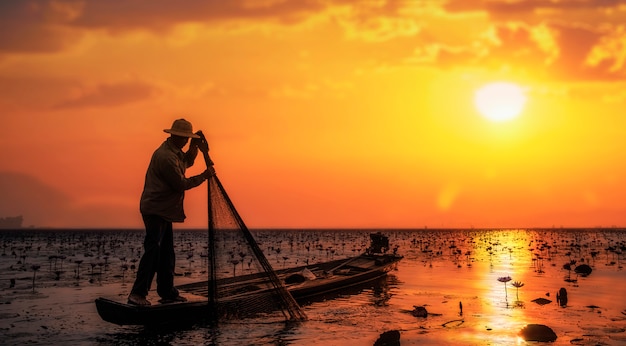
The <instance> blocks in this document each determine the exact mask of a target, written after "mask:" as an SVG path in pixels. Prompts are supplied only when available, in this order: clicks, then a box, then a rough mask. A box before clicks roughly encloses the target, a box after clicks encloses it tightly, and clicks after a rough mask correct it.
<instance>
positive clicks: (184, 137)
mask: <svg viewBox="0 0 626 346" xmlns="http://www.w3.org/2000/svg"><path fill="white" fill-rule="evenodd" d="M163 131H164V132H166V133H169V134H170V137H169V138H167V139H166V140H165V142H163V144H161V146H160V147H159V148H158V149H157V150H156V151H155V152H154V154H152V159H151V160H150V165H149V166H148V170H147V172H146V179H145V183H144V188H143V193H142V194H141V201H140V211H141V215H142V217H143V222H144V225H145V227H146V237H145V239H144V244H143V245H144V253H143V256H142V257H141V260H140V261H139V267H138V269H137V278H136V279H135V283H134V285H133V288H132V290H131V292H130V295H129V296H128V303H129V304H134V305H140V306H146V305H150V302H149V301H148V300H147V299H146V296H147V295H148V291H149V290H150V286H151V285H152V279H153V278H154V275H155V274H156V276H157V293H158V295H159V296H160V297H161V298H162V299H161V300H160V301H161V302H184V301H186V300H187V299H186V298H185V297H182V296H180V295H179V293H178V290H177V289H176V288H175V287H174V266H175V254H174V240H173V234H172V223H173V222H183V221H184V220H185V212H184V210H183V199H184V196H185V190H189V189H191V188H194V187H197V186H199V185H200V184H202V183H203V182H204V181H205V180H207V179H208V178H210V177H211V176H212V175H214V174H215V170H214V169H213V167H210V168H208V169H207V170H205V171H204V172H203V173H202V174H199V175H196V176H193V177H190V178H187V177H185V170H186V169H187V168H189V167H191V166H192V165H193V163H194V161H195V159H196V156H197V155H198V149H200V151H202V152H207V151H208V150H209V146H208V144H207V142H206V141H205V140H203V139H202V138H201V136H200V135H199V133H200V131H198V132H196V133H194V132H193V127H192V125H191V123H190V122H189V121H187V120H185V119H177V120H175V121H174V123H173V124H172V127H171V128H169V129H165V130H163ZM189 138H191V143H190V144H189V149H188V150H187V152H183V151H182V149H183V147H184V146H185V145H186V144H187V142H189Z"/></svg>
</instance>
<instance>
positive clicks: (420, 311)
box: [411, 305, 428, 317]
mask: <svg viewBox="0 0 626 346" xmlns="http://www.w3.org/2000/svg"><path fill="white" fill-rule="evenodd" d="M411 314H413V316H415V317H428V310H426V308H425V307H423V306H415V305H413V311H411Z"/></svg>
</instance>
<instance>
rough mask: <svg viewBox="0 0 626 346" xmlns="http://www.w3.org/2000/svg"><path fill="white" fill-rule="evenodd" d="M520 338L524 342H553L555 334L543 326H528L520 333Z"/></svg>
mask: <svg viewBox="0 0 626 346" xmlns="http://www.w3.org/2000/svg"><path fill="white" fill-rule="evenodd" d="M520 336H521V337H522V338H523V339H524V340H526V341H539V342H553V341H555V340H556V338H557V337H556V333H555V332H554V331H553V330H552V329H551V328H550V327H548V326H545V325H543V324H529V325H527V326H526V327H524V328H523V329H522V330H521V331H520Z"/></svg>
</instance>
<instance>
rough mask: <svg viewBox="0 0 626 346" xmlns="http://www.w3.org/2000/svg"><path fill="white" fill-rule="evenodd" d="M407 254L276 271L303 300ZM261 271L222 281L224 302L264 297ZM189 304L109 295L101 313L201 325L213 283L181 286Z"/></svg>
mask: <svg viewBox="0 0 626 346" xmlns="http://www.w3.org/2000/svg"><path fill="white" fill-rule="evenodd" d="M401 259H402V256H400V255H396V254H378V253H377V254H372V253H365V254H362V255H359V256H356V257H352V258H348V259H341V260H334V261H329V262H324V263H318V264H313V265H308V266H301V267H295V268H289V269H283V270H277V271H276V274H277V275H278V277H279V278H280V280H281V281H282V282H283V283H284V285H285V287H286V288H287V291H288V292H289V293H290V294H291V295H292V296H293V298H294V299H295V300H296V301H297V302H298V303H299V304H306V303H308V302H310V301H311V300H314V299H315V297H318V296H322V295H325V294H328V293H330V292H334V291H340V290H344V289H346V288H350V287H354V286H356V285H362V284H364V283H367V282H369V281H372V280H375V279H377V278H381V277H383V276H385V275H386V274H387V273H388V272H389V271H390V270H392V269H393V268H395V266H396V265H397V263H398V262H399V261H400V260H401ZM261 280H263V279H261V278H259V277H258V276H257V275H255V274H251V275H243V276H237V277H232V278H225V279H220V280H218V284H217V286H218V287H219V296H220V299H219V301H218V304H219V305H231V306H237V307H238V309H239V310H242V309H245V307H242V306H240V305H238V304H241V301H243V300H245V299H248V300H249V299H250V298H251V297H253V296H260V295H263V294H264V293H266V292H265V289H262V288H259V287H263V283H262V282H261ZM177 288H178V290H179V291H180V292H181V294H182V295H183V296H185V297H187V298H188V299H189V300H188V301H187V302H177V303H165V304H154V305H151V306H142V307H140V306H135V305H130V304H126V303H122V302H117V301H113V300H110V299H107V298H98V299H97V300H96V307H97V310H98V313H99V314H100V317H101V318H102V319H103V320H105V321H107V322H111V323H115V324H119V325H161V324H174V323H175V324H181V323H196V322H200V321H202V320H204V319H205V317H206V316H208V314H209V309H210V304H209V302H208V299H207V291H208V282H207V281H203V282H197V283H192V284H186V285H181V286H178V287H177Z"/></svg>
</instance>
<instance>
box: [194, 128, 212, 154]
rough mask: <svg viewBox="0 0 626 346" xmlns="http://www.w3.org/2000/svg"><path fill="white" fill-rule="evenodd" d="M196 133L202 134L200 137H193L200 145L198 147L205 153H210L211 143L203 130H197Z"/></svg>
mask: <svg viewBox="0 0 626 346" xmlns="http://www.w3.org/2000/svg"><path fill="white" fill-rule="evenodd" d="M196 134H197V135H198V136H200V138H194V139H192V140H191V141H192V143H193V141H194V140H196V142H195V143H196V144H195V145H196V146H197V147H198V149H200V151H201V152H203V153H208V152H209V143H208V142H207V141H206V139H205V137H204V134H203V133H202V131H198V132H196Z"/></svg>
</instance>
